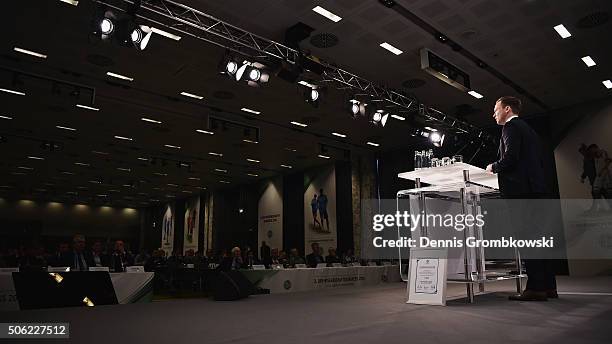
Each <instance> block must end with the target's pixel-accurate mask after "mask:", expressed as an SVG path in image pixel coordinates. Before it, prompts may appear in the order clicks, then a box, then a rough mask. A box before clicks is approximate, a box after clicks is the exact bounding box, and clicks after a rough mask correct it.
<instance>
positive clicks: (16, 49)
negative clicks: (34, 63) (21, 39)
mask: <svg viewBox="0 0 612 344" xmlns="http://www.w3.org/2000/svg"><path fill="white" fill-rule="evenodd" d="M13 50H15V51H16V52H18V53H22V54H26V55H31V56H35V57H39V58H41V59H46V58H47V55H44V54H41V53H37V52H35V51H31V50H26V49H22V48H18V47H15V48H13Z"/></svg>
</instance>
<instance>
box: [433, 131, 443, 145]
mask: <svg viewBox="0 0 612 344" xmlns="http://www.w3.org/2000/svg"><path fill="white" fill-rule="evenodd" d="M444 136H445V135H443V134H440V132H437V131H434V132H433V133H431V135H429V140H431V142H432V143H433V144H434V146H436V147H442V145H443V144H444Z"/></svg>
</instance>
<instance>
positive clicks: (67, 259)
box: [59, 251, 96, 271]
mask: <svg viewBox="0 0 612 344" xmlns="http://www.w3.org/2000/svg"><path fill="white" fill-rule="evenodd" d="M81 254H82V255H83V260H85V264H87V266H86V267H83V268H84V270H83V271H87V270H89V268H90V267H92V266H96V265H95V263H94V259H93V255H92V254H91V252H90V251H83V252H81ZM75 255H76V252H74V251H70V252H66V253H65V254H63V255H62V257H61V264H60V265H59V266H69V267H70V269H71V270H77V266H76V263H75Z"/></svg>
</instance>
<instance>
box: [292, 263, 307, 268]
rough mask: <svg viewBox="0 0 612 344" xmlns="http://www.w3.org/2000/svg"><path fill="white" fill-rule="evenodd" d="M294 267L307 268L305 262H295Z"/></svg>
mask: <svg viewBox="0 0 612 344" xmlns="http://www.w3.org/2000/svg"><path fill="white" fill-rule="evenodd" d="M295 267H296V268H298V269H306V268H308V267H307V266H306V264H295Z"/></svg>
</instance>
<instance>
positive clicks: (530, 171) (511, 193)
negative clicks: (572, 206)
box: [487, 96, 558, 301]
mask: <svg viewBox="0 0 612 344" xmlns="http://www.w3.org/2000/svg"><path fill="white" fill-rule="evenodd" d="M521 108H522V103H521V101H520V99H518V98H515V97H510V96H506V97H501V98H499V99H498V100H497V102H496V103H495V108H494V112H493V117H494V118H495V121H496V122H497V124H498V125H501V126H503V128H502V137H501V140H500V144H499V155H498V160H497V161H496V162H494V163H492V164H490V165H488V166H487V171H488V172H492V173H496V174H497V176H498V180H499V190H500V193H501V195H502V197H504V198H506V199H515V200H519V199H540V198H545V193H546V183H545V180H544V166H543V162H542V151H541V146H540V139H539V137H538V135H537V134H536V132H535V131H534V130H533V129H531V127H529V125H528V124H527V123H526V122H525V121H523V120H522V119H521V118H519V117H518V115H519V114H520V112H521ZM511 202H512V201H511ZM515 202H516V203H514V204H513V203H511V204H513V205H511V208H515V205H518V204H521V202H520V201H515ZM519 207H520V206H519ZM510 210H511V211H513V212H515V213H514V214H513V216H514V217H518V218H519V220H523V219H524V218H523V215H524V214H525V213H524V211H523V210H521V209H518V211H517V209H510ZM528 219H529V218H527V220H528ZM524 262H525V269H526V272H527V278H528V282H527V287H526V289H525V291H523V292H522V293H521V294H518V295H514V296H510V299H511V300H517V301H545V300H547V298H557V297H558V295H557V290H556V289H557V286H556V281H555V276H554V271H553V268H552V265H551V262H550V261H549V260H545V259H525V260H524Z"/></svg>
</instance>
